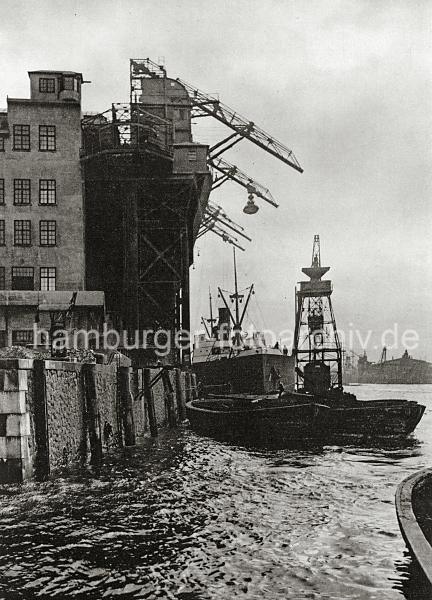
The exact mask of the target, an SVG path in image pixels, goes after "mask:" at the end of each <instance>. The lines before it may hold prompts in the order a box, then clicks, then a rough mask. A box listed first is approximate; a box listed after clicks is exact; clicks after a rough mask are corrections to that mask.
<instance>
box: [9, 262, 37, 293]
mask: <svg viewBox="0 0 432 600" xmlns="http://www.w3.org/2000/svg"><path fill="white" fill-rule="evenodd" d="M12 289H13V290H34V274H33V267H12Z"/></svg>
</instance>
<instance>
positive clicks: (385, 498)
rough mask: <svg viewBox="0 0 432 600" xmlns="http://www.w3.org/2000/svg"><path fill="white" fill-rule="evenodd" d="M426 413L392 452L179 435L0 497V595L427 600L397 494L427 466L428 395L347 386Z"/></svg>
mask: <svg viewBox="0 0 432 600" xmlns="http://www.w3.org/2000/svg"><path fill="white" fill-rule="evenodd" d="M347 390H348V391H352V392H353V393H355V394H356V395H357V396H358V398H360V399H372V398H392V397H393V398H407V399H411V400H417V401H419V402H421V403H423V404H425V405H426V407H427V409H426V413H425V415H424V417H423V420H422V421H421V423H420V425H419V426H418V428H417V430H416V432H415V434H414V435H413V436H412V437H411V438H409V439H408V440H407V441H405V442H404V443H395V444H386V445H385V446H383V445H381V446H380V445H378V444H369V445H366V446H365V445H363V446H361V447H358V446H348V445H347V446H325V447H323V448H322V447H321V448H320V447H312V448H306V449H304V448H303V449H301V450H292V449H290V450H274V449H273V450H272V449H268V450H265V449H253V448H239V447H234V446H230V445H227V444H223V443H220V442H217V441H214V440H212V439H208V438H204V437H199V436H198V435H196V434H194V433H193V432H191V431H189V430H188V429H187V428H184V429H179V430H176V431H175V432H170V433H169V434H166V435H164V436H161V437H160V439H159V440H158V441H156V442H152V443H149V444H148V446H146V447H142V448H133V449H126V450H124V451H121V452H119V451H117V452H112V453H110V455H109V456H108V457H107V459H106V460H105V461H104V465H103V467H102V469H101V471H100V473H97V474H89V473H86V474H82V473H68V474H66V473H65V474H63V476H62V477H60V478H57V479H56V480H53V481H49V482H46V483H26V484H24V485H22V486H1V488H0V544H1V548H0V569H1V570H0V598H6V599H21V598H22V599H25V600H27V599H32V598H38V599H40V598H60V599H61V600H64V599H69V598H85V599H89V600H92V599H95V600H96V599H97V600H99V599H100V598H148V599H150V600H152V599H156V598H164V599H165V598H167V599H178V600H212V599H217V600H231V599H232V598H244V599H248V600H249V599H251V600H252V599H254V600H255V599H256V600H258V599H260V600H261V599H262V598H266V599H267V600H286V599H295V600H297V599H298V600H300V599H303V598H305V599H306V598H309V599H313V598H315V599H323V600H324V599H325V600H333V599H335V600H336V599H337V600H341V599H342V600H351V599H365V600H371V599H377V600H397V599H403V598H407V599H417V600H426V599H429V600H430V599H431V598H432V592H431V590H430V589H429V590H428V589H427V588H426V586H424V587H423V585H424V582H423V580H422V578H421V576H420V575H419V574H418V573H417V571H416V567H415V565H413V564H412V562H411V559H410V557H409V555H408V553H407V551H406V549H405V544H404V542H403V540H402V538H401V535H400V532H399V528H398V524H397V520H396V514H395V508H394V494H395V490H396V487H397V485H398V483H399V482H400V481H401V480H402V479H403V478H404V477H406V476H407V475H409V474H411V473H413V472H415V471H417V470H419V469H421V468H423V467H426V466H431V465H432V436H431V431H432V386H427V385H424V386H421V385H413V386H403V385H397V386H379V385H361V386H352V387H347Z"/></svg>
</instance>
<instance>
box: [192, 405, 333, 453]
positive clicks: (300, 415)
mask: <svg viewBox="0 0 432 600" xmlns="http://www.w3.org/2000/svg"><path fill="white" fill-rule="evenodd" d="M186 410H187V416H188V419H189V422H190V425H191V428H192V429H193V430H194V431H196V432H198V433H200V434H204V435H208V436H210V437H214V438H216V439H221V440H226V441H235V442H246V443H249V442H251V443H253V444H254V445H288V446H289V445H290V444H296V443H299V442H300V441H302V442H305V441H308V440H316V439H320V438H321V432H322V431H323V430H325V428H326V427H327V425H328V408H327V407H326V406H321V405H319V404H297V405H280V404H279V405H277V404H276V403H274V405H272V406H266V407H258V408H255V409H254V408H251V407H239V408H233V403H232V402H230V401H229V400H226V401H224V400H198V401H196V400H195V401H192V402H188V403H187V404H186Z"/></svg>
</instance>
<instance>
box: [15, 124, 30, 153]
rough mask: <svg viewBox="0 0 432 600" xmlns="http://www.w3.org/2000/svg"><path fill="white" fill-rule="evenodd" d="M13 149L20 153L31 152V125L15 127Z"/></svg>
mask: <svg viewBox="0 0 432 600" xmlns="http://www.w3.org/2000/svg"><path fill="white" fill-rule="evenodd" d="M13 149H14V150H18V151H20V152H28V151H29V150H30V125H14V126H13Z"/></svg>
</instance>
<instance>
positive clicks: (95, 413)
mask: <svg viewBox="0 0 432 600" xmlns="http://www.w3.org/2000/svg"><path fill="white" fill-rule="evenodd" d="M82 385H83V392H84V400H85V411H86V416H87V419H86V420H87V429H88V434H89V440H90V464H91V465H92V466H99V465H100V462H101V460H102V439H101V437H102V436H101V432H100V416H99V410H98V401H97V387H96V365H95V364H93V363H84V364H83V367H82Z"/></svg>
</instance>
